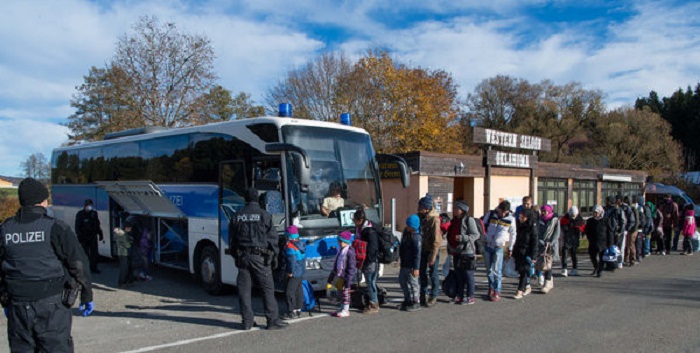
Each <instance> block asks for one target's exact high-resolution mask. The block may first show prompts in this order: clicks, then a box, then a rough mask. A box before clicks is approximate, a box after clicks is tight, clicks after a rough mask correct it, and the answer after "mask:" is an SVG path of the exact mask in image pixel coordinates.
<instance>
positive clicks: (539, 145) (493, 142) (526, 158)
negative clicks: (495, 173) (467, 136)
mask: <svg viewBox="0 0 700 353" xmlns="http://www.w3.org/2000/svg"><path fill="white" fill-rule="evenodd" d="M473 141H474V143H477V144H482V145H487V146H499V147H507V148H519V149H526V150H533V151H549V150H551V149H552V141H551V140H549V139H545V138H541V137H537V136H528V135H520V134H515V133H512V132H505V131H498V130H492V129H484V128H480V127H475V128H474V134H473ZM486 164H487V165H490V166H496V167H507V168H526V169H533V168H535V167H536V166H537V156H536V155H535V154H521V153H511V152H502V151H494V150H491V149H489V150H488V151H487V152H486Z"/></svg>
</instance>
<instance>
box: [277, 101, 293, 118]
mask: <svg viewBox="0 0 700 353" xmlns="http://www.w3.org/2000/svg"><path fill="white" fill-rule="evenodd" d="M277 116H279V117H283V118H291V117H292V105H291V104H289V103H280V110H279V113H278V115H277Z"/></svg>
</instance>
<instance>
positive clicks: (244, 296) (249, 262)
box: [237, 253, 279, 327]
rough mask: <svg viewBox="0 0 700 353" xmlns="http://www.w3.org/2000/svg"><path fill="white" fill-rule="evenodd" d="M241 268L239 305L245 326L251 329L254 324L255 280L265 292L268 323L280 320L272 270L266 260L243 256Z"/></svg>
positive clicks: (253, 256)
mask: <svg viewBox="0 0 700 353" xmlns="http://www.w3.org/2000/svg"><path fill="white" fill-rule="evenodd" d="M240 264H241V267H240V268H239V269H238V277H237V283H238V304H239V305H240V308H241V316H242V317H243V326H245V327H250V326H252V325H253V322H254V319H255V317H254V315H253V307H252V299H251V292H252V289H253V279H255V281H256V283H258V284H259V285H260V289H261V290H262V292H263V306H264V308H265V317H266V318H267V323H268V324H272V323H275V322H276V321H277V320H279V310H278V309H277V299H275V284H274V281H273V279H272V269H271V268H270V266H269V265H267V266H265V260H264V259H263V257H262V256H260V255H254V254H247V253H244V254H242V255H241V259H240Z"/></svg>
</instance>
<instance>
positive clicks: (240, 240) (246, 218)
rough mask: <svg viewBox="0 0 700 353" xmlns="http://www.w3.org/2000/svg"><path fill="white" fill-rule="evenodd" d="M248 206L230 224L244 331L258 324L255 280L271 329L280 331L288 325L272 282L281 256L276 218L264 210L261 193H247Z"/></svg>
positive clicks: (248, 191) (247, 191) (231, 248)
mask: <svg viewBox="0 0 700 353" xmlns="http://www.w3.org/2000/svg"><path fill="white" fill-rule="evenodd" d="M245 201H246V205H245V207H243V208H242V209H241V210H240V211H239V212H238V213H237V214H236V216H235V218H234V219H233V220H232V222H231V224H230V225H229V237H230V242H231V243H230V244H229V247H230V250H231V254H232V255H233V257H234V259H235V261H236V267H238V277H237V284H238V303H239V305H240V307H241V316H242V317H243V329H244V330H250V329H251V328H252V327H253V325H254V323H255V322H254V320H253V319H254V316H253V308H252V305H251V297H250V296H251V291H252V288H253V282H252V280H253V277H255V279H256V282H257V283H258V284H259V285H260V288H261V289H262V291H263V299H264V300H263V303H264V307H265V317H266V318H267V329H268V330H277V329H280V328H284V327H285V326H287V323H286V322H283V321H281V320H280V319H279V310H278V308H277V300H276V299H275V285H274V283H273V281H272V268H271V265H272V266H273V267H274V266H275V264H276V259H277V255H278V253H279V236H278V234H277V230H276V229H275V226H274V224H272V216H271V215H270V214H269V213H268V212H267V211H265V210H264V209H262V208H261V207H260V204H259V203H258V191H257V190H256V189H254V188H250V189H248V190H246V193H245Z"/></svg>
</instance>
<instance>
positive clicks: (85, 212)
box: [75, 199, 104, 273]
mask: <svg viewBox="0 0 700 353" xmlns="http://www.w3.org/2000/svg"><path fill="white" fill-rule="evenodd" d="M92 205H93V204H92V200H90V199H87V200H85V206H84V208H83V209H82V210H80V211H78V213H77V214H76V215H75V233H76V234H77V235H78V241H79V242H80V245H81V246H82V247H83V250H84V251H85V255H87V257H88V259H89V260H90V271H91V272H94V273H100V270H99V269H98V268H97V259H98V257H99V254H98V253H97V238H98V237H99V238H100V240H102V239H104V236H103V235H102V228H100V219H99V217H97V211H95V210H93V209H92Z"/></svg>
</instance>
